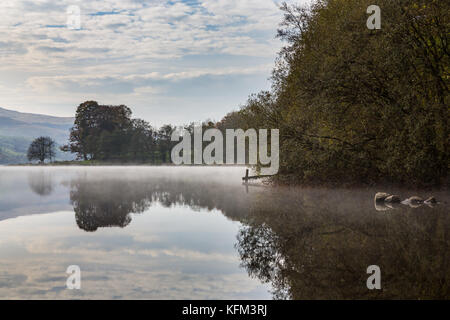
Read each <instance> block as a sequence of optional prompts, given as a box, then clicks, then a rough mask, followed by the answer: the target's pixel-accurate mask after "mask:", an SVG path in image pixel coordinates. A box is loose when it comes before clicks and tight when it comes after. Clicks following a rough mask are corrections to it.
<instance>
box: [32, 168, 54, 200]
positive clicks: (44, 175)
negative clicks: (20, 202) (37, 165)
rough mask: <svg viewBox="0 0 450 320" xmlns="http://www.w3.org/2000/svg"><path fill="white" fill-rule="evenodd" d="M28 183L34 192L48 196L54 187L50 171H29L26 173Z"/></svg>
mask: <svg viewBox="0 0 450 320" xmlns="http://www.w3.org/2000/svg"><path fill="white" fill-rule="evenodd" d="M28 185H29V186H30V189H31V190H33V192H34V193H36V194H37V195H40V196H50V195H51V194H52V192H53V190H54V188H55V185H54V181H53V177H52V174H51V172H50V171H44V170H39V171H31V172H30V173H29V174H28Z"/></svg>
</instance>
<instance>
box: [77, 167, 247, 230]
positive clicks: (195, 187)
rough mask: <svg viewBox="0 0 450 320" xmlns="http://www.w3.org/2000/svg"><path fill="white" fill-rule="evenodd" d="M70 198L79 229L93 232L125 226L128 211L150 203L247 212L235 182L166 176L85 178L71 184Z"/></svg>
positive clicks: (234, 213)
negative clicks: (191, 179)
mask: <svg viewBox="0 0 450 320" xmlns="http://www.w3.org/2000/svg"><path fill="white" fill-rule="evenodd" d="M70 201H71V204H72V205H73V208H74V211H75V219H76V222H77V225H78V226H79V228H80V229H82V230H85V231H88V232H93V231H96V230H97V229H98V228H104V227H121V228H123V227H126V226H127V225H128V224H129V223H130V222H131V219H132V218H131V216H130V213H143V212H144V211H147V210H149V209H150V208H151V206H152V205H153V204H160V205H162V206H163V207H167V208H170V207H173V206H188V207H189V208H190V209H191V210H194V211H195V210H197V211H199V210H203V209H207V210H213V209H218V210H221V211H222V212H226V216H227V217H229V218H230V219H233V220H239V219H242V218H243V217H244V216H245V214H246V213H247V212H248V209H249V203H248V202H247V199H246V196H245V195H244V194H243V193H242V192H241V190H240V189H239V188H236V186H235V185H228V184H220V183H218V182H217V181H215V182H214V181H209V182H208V181H197V182H195V181H186V180H184V179H171V178H166V177H161V176H159V177H154V176H153V177H152V176H149V177H146V178H145V179H143V178H142V177H141V176H134V175H132V176H130V177H128V178H127V179H119V178H113V177H107V178H106V177H101V178H99V177H88V176H87V175H83V176H80V177H77V178H76V179H74V180H72V181H71V183H70Z"/></svg>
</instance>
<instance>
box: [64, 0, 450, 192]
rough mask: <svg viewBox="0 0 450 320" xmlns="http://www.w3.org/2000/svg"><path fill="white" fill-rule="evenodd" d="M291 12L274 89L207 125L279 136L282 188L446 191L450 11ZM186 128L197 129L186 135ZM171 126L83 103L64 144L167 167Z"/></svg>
mask: <svg viewBox="0 0 450 320" xmlns="http://www.w3.org/2000/svg"><path fill="white" fill-rule="evenodd" d="M369 5H371V1H369V0H354V1H345V0H318V1H315V2H314V3H313V4H312V5H311V6H309V7H303V6H299V5H287V4H286V3H284V4H283V5H282V6H281V9H282V10H283V12H284V19H283V21H282V22H281V24H280V28H279V30H278V37H279V38H280V39H281V40H283V41H285V43H286V45H285V46H284V47H283V48H282V50H281V51H280V53H279V55H278V58H277V60H276V63H275V67H274V69H273V73H272V77H271V81H272V88H271V90H269V91H261V92H259V93H256V94H253V95H251V96H250V97H249V99H248V101H247V102H246V103H245V104H244V105H243V106H242V107H241V108H240V110H239V111H234V112H230V113H229V114H227V115H226V116H225V117H224V118H223V119H222V120H221V121H219V122H212V121H206V122H204V123H203V127H204V128H205V129H206V128H217V129H219V130H222V131H223V132H224V131H225V130H226V129H237V128H242V129H244V130H245V129H249V128H254V129H256V130H258V129H279V130H280V170H279V174H278V175H277V177H276V178H275V180H276V181H278V182H280V183H295V184H328V185H330V184H331V185H333V184H340V185H342V184H359V183H365V184H372V183H378V182H393V183H400V184H407V185H415V186H438V185H447V186H448V185H449V179H448V171H449V165H450V135H449V127H448V119H449V107H448V106H449V79H450V75H449V66H450V61H449V60H450V59H449V47H448V34H449V26H450V24H449V13H450V10H449V9H450V8H449V7H450V3H449V2H448V1H437V0H396V1H392V0H379V1H378V2H377V5H378V6H379V7H380V8H381V17H382V25H381V29H380V30H369V29H368V28H367V26H366V20H367V18H368V15H367V13H366V9H367V7H368V6H369ZM185 129H187V130H193V125H192V124H191V125H187V126H185ZM174 130H175V127H174V126H172V125H165V126H163V127H161V128H159V129H155V128H153V127H152V126H151V125H150V124H149V123H148V122H146V121H144V120H142V119H132V118H131V110H130V109H129V108H128V107H127V106H124V105H120V106H105V105H99V104H98V103H97V102H95V101H87V102H84V103H82V104H81V105H80V106H79V107H78V109H77V112H76V119H75V123H74V127H73V129H72V130H71V133H70V143H69V144H68V145H66V146H63V147H62V148H61V150H63V151H70V152H73V153H76V154H77V157H78V158H79V159H83V160H101V161H117V162H144V163H155V164H157V163H169V162H170V153H171V150H172V147H173V146H174V144H176V143H177V142H172V141H171V135H172V132H173V131H174Z"/></svg>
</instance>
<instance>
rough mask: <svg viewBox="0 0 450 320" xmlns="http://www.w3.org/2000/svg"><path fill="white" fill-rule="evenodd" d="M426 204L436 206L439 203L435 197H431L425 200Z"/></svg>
mask: <svg viewBox="0 0 450 320" xmlns="http://www.w3.org/2000/svg"><path fill="white" fill-rule="evenodd" d="M425 203H432V204H435V203H437V201H436V198H435V197H429V198H428V199H427V200H425Z"/></svg>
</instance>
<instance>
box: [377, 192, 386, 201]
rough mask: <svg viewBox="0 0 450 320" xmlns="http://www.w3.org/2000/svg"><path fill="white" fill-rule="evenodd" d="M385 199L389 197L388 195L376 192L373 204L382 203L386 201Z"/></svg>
mask: <svg viewBox="0 0 450 320" xmlns="http://www.w3.org/2000/svg"><path fill="white" fill-rule="evenodd" d="M387 197H389V194H387V193H384V192H378V193H377V194H376V195H375V202H383V201H384V200H386V198H387Z"/></svg>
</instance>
